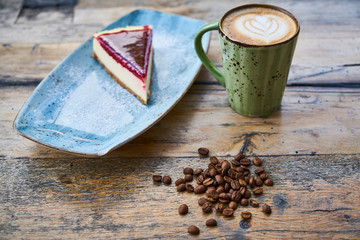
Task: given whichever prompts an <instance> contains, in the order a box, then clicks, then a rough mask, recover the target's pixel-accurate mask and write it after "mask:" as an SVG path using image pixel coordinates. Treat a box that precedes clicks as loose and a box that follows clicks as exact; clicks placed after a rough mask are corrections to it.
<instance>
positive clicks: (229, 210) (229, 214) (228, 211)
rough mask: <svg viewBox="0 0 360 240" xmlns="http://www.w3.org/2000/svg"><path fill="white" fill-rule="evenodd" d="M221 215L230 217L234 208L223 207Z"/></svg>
mask: <svg viewBox="0 0 360 240" xmlns="http://www.w3.org/2000/svg"><path fill="white" fill-rule="evenodd" d="M223 215H224V216H225V217H232V216H233V215H234V209H232V208H229V207H227V208H225V209H224V211H223Z"/></svg>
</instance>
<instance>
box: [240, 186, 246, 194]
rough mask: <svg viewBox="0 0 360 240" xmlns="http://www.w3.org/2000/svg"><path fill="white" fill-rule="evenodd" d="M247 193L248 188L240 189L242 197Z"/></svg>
mask: <svg viewBox="0 0 360 240" xmlns="http://www.w3.org/2000/svg"><path fill="white" fill-rule="evenodd" d="M246 191H247V188H245V187H240V189H239V192H240V193H241V195H245V192H246Z"/></svg>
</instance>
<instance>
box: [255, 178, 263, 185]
mask: <svg viewBox="0 0 360 240" xmlns="http://www.w3.org/2000/svg"><path fill="white" fill-rule="evenodd" d="M255 185H256V186H258V187H262V185H263V181H262V180H261V178H259V177H257V178H256V179H255Z"/></svg>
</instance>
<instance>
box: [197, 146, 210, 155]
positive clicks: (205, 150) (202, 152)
mask: <svg viewBox="0 0 360 240" xmlns="http://www.w3.org/2000/svg"><path fill="white" fill-rule="evenodd" d="M198 153H199V154H200V155H204V156H205V155H208V154H209V149H207V148H204V147H201V148H199V149H198Z"/></svg>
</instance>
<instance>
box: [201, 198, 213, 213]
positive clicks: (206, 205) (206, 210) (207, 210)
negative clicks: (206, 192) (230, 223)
mask: <svg viewBox="0 0 360 240" xmlns="http://www.w3.org/2000/svg"><path fill="white" fill-rule="evenodd" d="M201 209H202V211H203V212H204V213H211V211H212V203H211V202H209V201H207V202H206V203H204V205H202V208H201Z"/></svg>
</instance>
